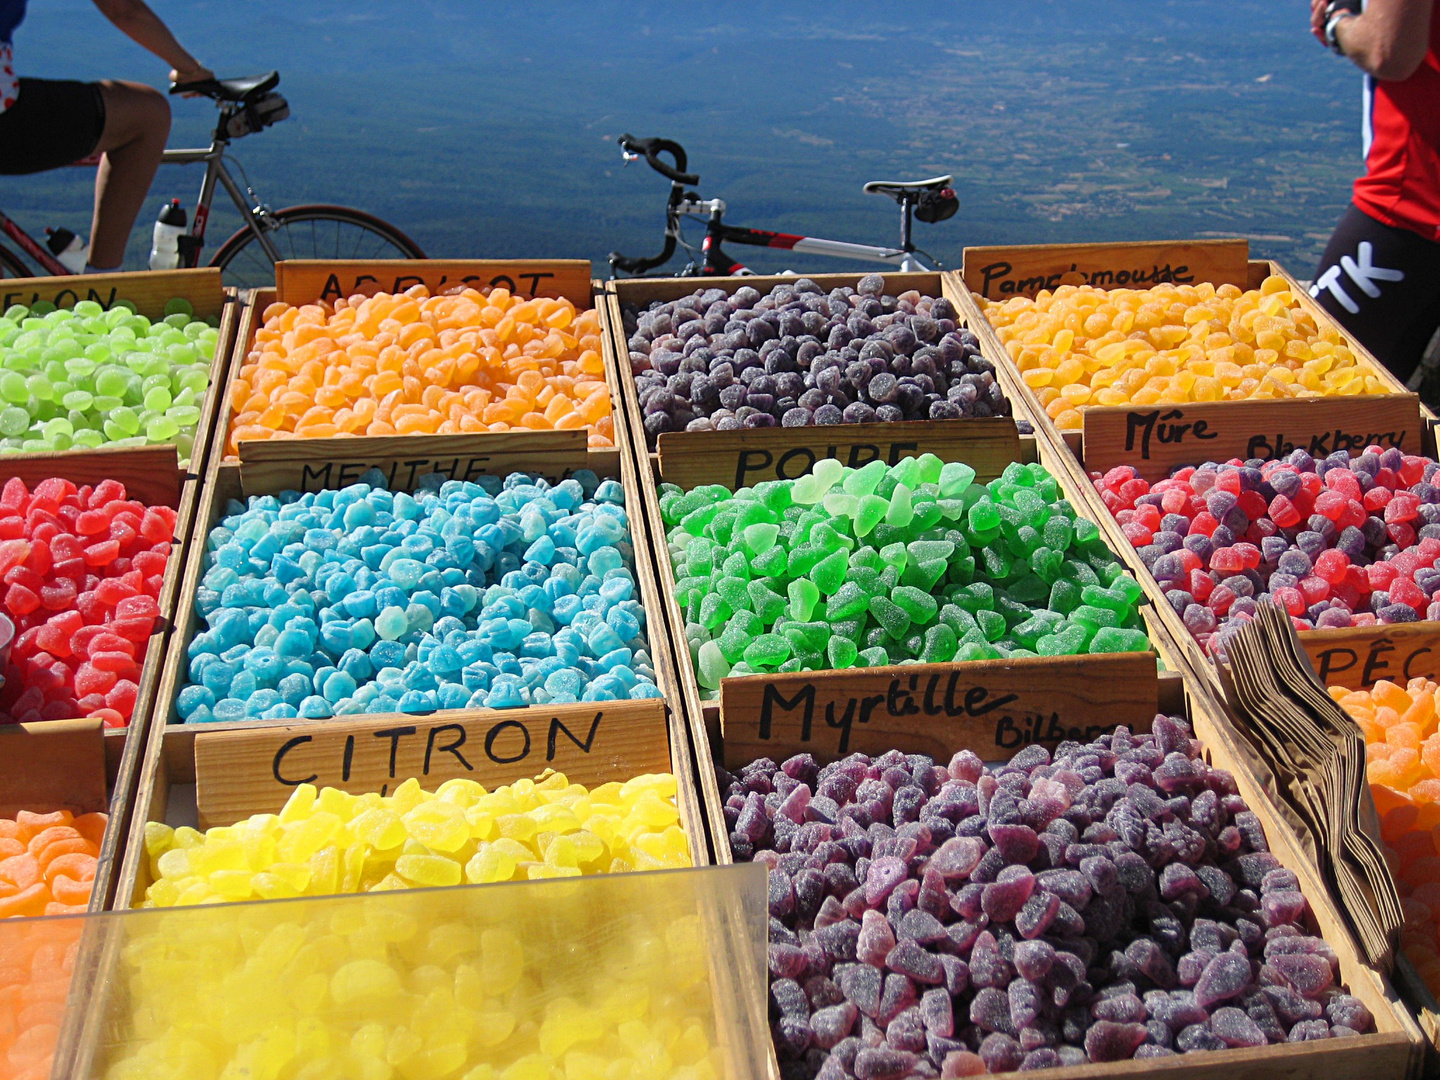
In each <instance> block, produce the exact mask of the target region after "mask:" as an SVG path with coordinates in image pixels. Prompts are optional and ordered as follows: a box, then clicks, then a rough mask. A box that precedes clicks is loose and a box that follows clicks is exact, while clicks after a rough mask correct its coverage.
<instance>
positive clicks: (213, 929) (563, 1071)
mask: <svg viewBox="0 0 1440 1080" xmlns="http://www.w3.org/2000/svg"><path fill="white" fill-rule="evenodd" d="M192 850H194V849H192ZM702 887H710V888H712V889H713V887H714V886H713V882H711V881H705V882H703V883H702V882H701V881H700V880H698V879H697V880H693V881H692V880H690V879H689V878H688V876H681V875H669V876H667V879H666V885H665V887H664V888H656V886H655V884H654V882H653V881H650V880H649V879H647V878H646V877H643V876H639V875H616V876H613V877H609V878H606V879H602V880H596V881H592V882H590V883H589V884H588V885H587V886H586V888H585V889H582V890H576V889H574V888H567V887H565V886H564V885H563V884H552V885H547V884H545V883H527V884H525V885H524V886H520V887H516V888H505V887H503V886H502V887H498V888H485V889H456V890H447V891H425V892H409V893H384V894H378V895H377V894H371V895H368V896H364V897H359V896H351V897H332V898H330V899H328V900H324V901H317V900H306V901H300V902H296V903H287V904H245V905H233V906H228V907H224V908H220V909H210V910H208V911H203V912H199V911H194V910H169V911H166V912H163V913H150V914H146V913H132V914H130V915H128V916H127V917H126V920H125V923H124V947H123V948H121V949H117V950H116V958H115V966H114V969H113V970H112V971H111V972H110V973H109V975H108V978H109V980H110V985H112V986H115V987H117V988H123V992H120V993H115V994H110V995H107V997H106V1003H105V1005H106V1007H107V1008H108V1010H109V1012H108V1013H107V1015H106V1017H105V1023H104V1029H105V1038H104V1039H103V1042H102V1051H103V1053H102V1054H101V1055H99V1056H97V1061H98V1062H99V1068H98V1070H97V1072H96V1074H95V1075H97V1076H103V1077H104V1078H105V1080H195V1078H197V1077H202V1076H204V1077H220V1076H225V1077H240V1076H249V1077H257V1078H258V1077H287V1076H295V1077H337V1078H338V1077H360V1078H370V1080H383V1078H408V1080H446V1078H455V1080H551V1078H554V1077H568V1078H575V1080H579V1078H591V1077H595V1078H617V1080H618V1078H625V1080H642V1078H649V1077H677V1078H683V1080H719V1078H720V1077H722V1076H727V1075H736V1074H735V1073H734V1072H733V1071H732V1069H730V1068H727V1065H728V1066H733V1067H734V1068H739V1069H740V1074H741V1075H747V1076H748V1075H757V1074H758V1070H759V1069H760V1068H763V1058H761V1057H760V1056H759V1054H758V1053H756V1052H755V1051H754V1050H748V1051H747V1049H745V1048H741V1049H740V1050H739V1054H740V1057H741V1059H742V1064H740V1065H738V1066H735V1065H734V1064H733V1063H734V1062H735V1060H736V1058H735V1055H734V1053H732V1050H733V1049H734V1048H733V1047H726V1048H725V1049H724V1050H723V1051H722V1049H721V1045H722V1041H723V1040H724V1039H725V1038H726V1037H727V1036H729V1035H730V1034H731V1033H729V1032H718V1031H717V1027H716V1024H717V1016H721V1015H727V1014H726V1013H725V1012H724V1011H723V1010H721V1009H719V1008H717V1007H718V1006H719V1004H720V1003H719V1001H718V993H717V991H718V987H713V986H712V982H711V978H712V977H711V974H710V972H711V965H710V964H709V962H708V960H709V955H710V948H711V945H710V943H711V931H710V930H709V929H708V928H707V926H706V924H705V922H704V920H703V916H702V915H701V914H699V913H698V912H699V911H700V910H702V907H703V904H704V903H705V902H710V901H713V899H714V896H713V895H712V894H710V893H707V894H706V896H705V899H704V900H702V899H701V897H700V894H699V890H700V889H701V888H702ZM750 898H751V897H750V894H748V892H747V895H746V897H745V899H746V900H749V899H750ZM748 914H749V913H748V912H747V915H748ZM47 922H51V923H52V924H53V921H48V920H47ZM72 922H78V920H62V921H61V922H60V925H67V924H70V923H72ZM77 929H78V928H77ZM756 974H758V973H756ZM732 1004H733V1003H732ZM7 1037H8V1036H7V1034H5V1033H4V1029H3V1028H0V1039H5V1038H7ZM0 1045H3V1043H0ZM744 1059H749V1060H748V1061H746V1060H744Z"/></svg>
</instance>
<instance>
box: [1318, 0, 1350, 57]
mask: <svg viewBox="0 0 1440 1080" xmlns="http://www.w3.org/2000/svg"><path fill="white" fill-rule="evenodd" d="M1354 17H1355V11H1354V9H1353V8H1352V7H1350V5H1349V4H1347V3H1345V0H1330V4H1329V6H1328V7H1326V8H1325V44H1326V45H1329V46H1330V48H1331V50H1332V51H1333V52H1334V53H1335V55H1336V56H1344V55H1345V50H1344V49H1343V48H1341V47H1340V38H1339V35H1337V34H1336V31H1337V30H1339V29H1340V24H1341V23H1342V22H1344V21H1345V20H1346V19H1353V18H1354Z"/></svg>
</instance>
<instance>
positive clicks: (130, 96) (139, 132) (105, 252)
mask: <svg viewBox="0 0 1440 1080" xmlns="http://www.w3.org/2000/svg"><path fill="white" fill-rule="evenodd" d="M100 92H101V95H102V96H103V98H104V101H105V130H104V132H103V133H102V134H101V136H100V142H99V145H98V146H96V149H97V150H100V151H102V152H103V153H104V155H105V156H104V158H102V159H101V161H100V168H99V170H98V171H97V172H96V174H95V219H94V221H93V223H92V224H91V228H90V265H91V266H92V267H95V268H97V269H112V268H115V267H118V266H119V265H120V264H121V263H122V262H123V261H124V259H125V245H126V243H127V242H128V241H129V239H130V230H131V229H132V228H133V227H134V225H135V218H136V217H137V216H138V215H139V213H140V207H141V206H142V205H143V204H144V202H145V196H146V195H148V194H149V192H150V183H151V181H152V180H154V179H155V170H156V169H157V168H159V166H160V157H161V155H162V154H164V152H165V140H166V139H167V138H169V136H170V103H169V102H168V101H166V100H165V96H164V95H163V94H161V93H160V91H158V90H156V89H155V88H154V87H152V86H145V85H143V84H141V83H131V82H118V81H114V80H109V79H107V80H105V81H103V82H101V83H100Z"/></svg>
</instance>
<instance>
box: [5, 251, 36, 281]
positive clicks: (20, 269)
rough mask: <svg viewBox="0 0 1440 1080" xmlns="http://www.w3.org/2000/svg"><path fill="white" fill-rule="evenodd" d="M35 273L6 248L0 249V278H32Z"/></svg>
mask: <svg viewBox="0 0 1440 1080" xmlns="http://www.w3.org/2000/svg"><path fill="white" fill-rule="evenodd" d="M34 276H35V271H34V270H31V269H30V267H28V266H26V265H25V264H24V263H23V262H22V261H21V260H20V257H19V256H18V255H16V254H15V253H14V252H13V251H11V250H10V249H9V248H7V247H0V278H7V277H8V278H22V277H34Z"/></svg>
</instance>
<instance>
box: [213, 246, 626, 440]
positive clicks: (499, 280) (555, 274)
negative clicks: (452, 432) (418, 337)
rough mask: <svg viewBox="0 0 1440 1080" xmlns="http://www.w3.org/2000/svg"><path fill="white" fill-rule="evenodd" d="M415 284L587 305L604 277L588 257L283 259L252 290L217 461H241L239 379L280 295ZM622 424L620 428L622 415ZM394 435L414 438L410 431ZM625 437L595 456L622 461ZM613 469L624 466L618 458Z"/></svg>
mask: <svg viewBox="0 0 1440 1080" xmlns="http://www.w3.org/2000/svg"><path fill="white" fill-rule="evenodd" d="M415 285H424V286H425V287H426V288H428V289H429V290H430V292H431V294H432V295H434V294H437V293H440V292H443V291H445V290H447V289H453V288H455V287H457V286H473V287H475V288H486V287H489V286H499V287H503V288H506V289H509V290H511V292H512V293H514V294H515V295H517V296H523V297H526V298H529V297H534V296H548V297H554V298H556V299H562V298H563V299H566V300H569V301H570V302H571V303H572V304H574V305H575V306H576V308H578V309H579V310H581V311H585V310H589V309H591V308H593V307H595V306H597V302H598V299H599V295H600V285H599V283H598V282H592V281H591V278H590V263H589V262H587V261H585V260H583V259H499V260H495V259H419V260H417V259H380V260H363V261H344V260H335V261H331V260H322V259H316V260H311V259H305V260H294V261H285V262H279V263H276V264H275V288H273V289H256V290H253V291H252V292H251V294H250V302H249V304H248V305H247V321H246V323H245V325H244V326H243V327H242V328H241V333H240V335H239V336H238V337H237V338H236V342H235V360H234V363H233V364H232V365H231V368H230V373H229V377H228V378H227V379H226V382H225V387H224V391H223V394H222V396H221V401H220V405H219V416H220V420H219V422H218V423H217V424H216V425H215V439H214V447H213V453H214V454H215V457H216V460H220V459H222V458H223V459H224V460H225V461H226V462H227V463H230V464H233V463H234V462H235V460H236V458H235V456H234V455H233V454H230V453H228V452H227V444H228V441H229V435H230V424H231V420H232V418H233V417H234V415H235V405H236V403H235V401H234V400H233V391H234V383H235V380H236V379H237V378H239V376H240V369H241V367H242V366H243V364H244V363H245V360H246V358H247V357H248V356H249V354H250V351H251V349H252V348H253V347H254V344H255V332H256V331H257V330H259V329H260V328H261V327H263V326H264V321H265V320H264V313H265V309H266V308H267V307H269V306H270V305H271V304H273V303H276V302H277V301H278V302H281V303H286V304H293V305H297V306H299V305H303V304H313V303H315V302H317V301H321V300H323V301H327V302H333V301H335V300H337V299H342V298H345V297H350V296H354V295H356V294H357V293H366V294H373V293H376V292H403V291H405V290H406V289H408V288H411V287H413V286H415ZM608 333H609V328H608V325H607V323H606V320H604V319H603V318H602V320H601V339H602V342H601V353H600V354H601V357H602V359H603V360H604V362H605V380H606V383H607V384H608V385H609V387H610V401H611V408H612V410H613V409H615V408H616V405H615V403H616V401H617V399H618V397H619V386H618V380H617V378H616V375H615V369H614V367H613V365H612V363H611V360H610V357H611V353H612V350H611V349H610V348H608V347H606V346H607V344H608V343H607V342H606V341H605V340H604V339H605V338H606V336H607V335H608ZM615 427H616V428H617V429H618V428H619V427H620V425H619V423H618V421H617V422H616V423H615ZM496 434H508V433H503V432H497V433H496ZM379 437H384V436H379ZM388 437H390V438H410V436H407V435H396V436H388ZM619 438H620V436H619V432H618V430H617V433H616V438H615V448H614V449H613V450H612V449H598V450H593V451H591V452H592V454H594V455H595V457H596V460H598V461H602V462H604V461H606V459H608V458H615V459H616V461H617V462H618V456H619V454H620V453H621V449H620V442H619ZM277 441H280V442H292V441H296V440H293V439H285V440H277ZM606 467H612V466H610V465H607V466H606ZM613 467H615V468H618V464H615V465H613Z"/></svg>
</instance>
